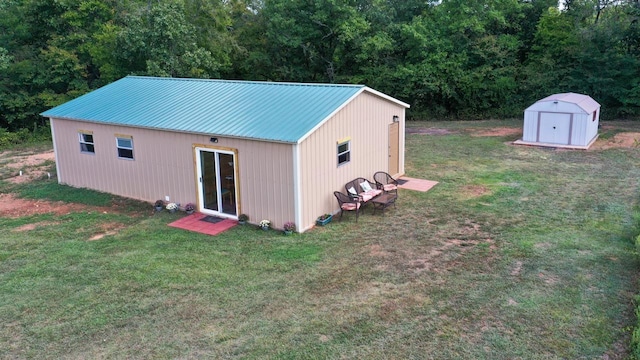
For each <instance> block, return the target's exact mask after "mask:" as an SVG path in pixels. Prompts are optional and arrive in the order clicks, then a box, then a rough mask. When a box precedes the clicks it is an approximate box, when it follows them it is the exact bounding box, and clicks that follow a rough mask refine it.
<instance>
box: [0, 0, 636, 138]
mask: <svg viewBox="0 0 640 360" xmlns="http://www.w3.org/2000/svg"><path fill="white" fill-rule="evenodd" d="M562 4H563V7H561V9H558V7H557V1H556V0H482V1H481V0H430V1H429V0H427V1H425V0H423V1H419V0H403V1H400V0H154V1H150V0H64V1H50V0H4V1H2V2H0V128H8V129H10V130H18V129H21V128H29V129H32V128H34V127H38V126H41V125H43V124H44V119H42V118H41V117H40V116H39V115H38V113H40V112H41V111H42V110H45V109H46V108H48V107H50V106H54V105H57V104H59V103H62V102H64V101H67V100H69V99H71V98H74V97H76V96H78V95H80V94H82V93H84V92H87V91H90V90H91V89H94V88H96V87H99V86H102V85H104V84H107V83H109V82H112V81H114V80H116V79H119V78H121V77H123V76H126V75H128V74H140V75H155V76H177V77H225V78H235V79H244V80H273V81H304V82H337V83H338V82H339V83H361V84H366V85H369V86H372V87H374V88H376V89H379V90H381V91H383V92H386V93H389V94H391V95H393V96H396V97H398V98H400V99H402V100H403V101H406V102H408V103H410V104H411V105H412V109H411V112H410V116H413V117H421V118H436V117H437V118H442V117H460V118H479V117H485V116H520V114H521V112H522V109H523V108H524V107H526V106H528V105H529V104H530V103H531V102H533V101H535V100H537V99H538V98H540V97H542V96H546V95H549V94H551V93H554V92H567V91H573V92H582V93H586V94H589V95H591V96H593V97H594V98H595V99H596V100H598V101H599V102H600V103H601V104H602V105H603V116H604V117H607V116H635V115H638V114H640V40H639V39H640V3H639V2H638V1H637V0H563V2H562Z"/></svg>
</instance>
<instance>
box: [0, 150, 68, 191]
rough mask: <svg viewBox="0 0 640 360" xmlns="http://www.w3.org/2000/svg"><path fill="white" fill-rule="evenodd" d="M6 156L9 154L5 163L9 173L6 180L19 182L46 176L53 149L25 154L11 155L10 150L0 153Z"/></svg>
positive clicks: (52, 157) (53, 156) (53, 158)
mask: <svg viewBox="0 0 640 360" xmlns="http://www.w3.org/2000/svg"><path fill="white" fill-rule="evenodd" d="M6 156H10V160H9V162H8V163H6V164H5V166H6V169H8V170H9V171H8V173H9V174H10V177H9V178H7V179H6V181H8V182H10V183H14V184H21V183H25V182H29V181H33V180H35V179H41V178H43V177H45V176H48V173H49V171H48V170H49V169H48V168H49V166H50V162H52V161H55V154H54V152H53V150H50V151H47V152H43V153H38V154H27V155H20V154H15V155H12V154H11V153H10V152H3V153H2V154H0V157H6ZM20 171H22V175H20ZM5 173H6V171H5ZM5 176H6V175H5Z"/></svg>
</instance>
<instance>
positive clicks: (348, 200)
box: [333, 191, 362, 222]
mask: <svg viewBox="0 0 640 360" xmlns="http://www.w3.org/2000/svg"><path fill="white" fill-rule="evenodd" d="M333 195H335V197H336V199H337V200H338V204H339V205H340V221H342V213H344V212H345V211H355V212H356V222H358V214H359V213H360V206H362V203H361V202H360V199H359V198H358V197H353V196H349V195H346V194H343V193H341V192H340V191H334V192H333Z"/></svg>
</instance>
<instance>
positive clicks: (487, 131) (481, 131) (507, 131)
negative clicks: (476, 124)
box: [469, 127, 522, 137]
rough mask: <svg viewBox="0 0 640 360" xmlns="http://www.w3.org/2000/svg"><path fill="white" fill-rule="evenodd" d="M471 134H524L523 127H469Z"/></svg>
mask: <svg viewBox="0 0 640 360" xmlns="http://www.w3.org/2000/svg"><path fill="white" fill-rule="evenodd" d="M469 132H470V133H471V136H500V137H503V136H514V137H519V136H522V129H521V128H510V127H498V128H493V129H469Z"/></svg>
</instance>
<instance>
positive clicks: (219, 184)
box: [195, 146, 238, 219]
mask: <svg viewBox="0 0 640 360" xmlns="http://www.w3.org/2000/svg"><path fill="white" fill-rule="evenodd" d="M203 152H207V153H213V154H215V161H214V163H215V177H216V189H215V191H216V199H217V200H218V204H217V208H218V209H219V210H218V211H216V210H211V209H206V208H205V207H204V183H203V179H202V170H203V169H202V155H201V154H202V153H203ZM219 154H227V155H231V156H232V157H233V187H234V191H233V192H232V193H231V197H232V198H233V199H232V200H233V206H234V207H235V214H228V213H225V212H223V211H222V200H223V199H222V181H223V180H225V179H222V178H221V175H220V158H219ZM195 157H196V159H195V160H196V161H195V162H196V176H197V178H196V183H197V184H198V211H199V212H201V213H203V214H208V215H215V216H219V217H225V218H230V219H237V218H238V191H237V189H238V187H237V185H238V179H237V176H236V174H237V154H236V152H235V151H233V150H223V149H218V148H209V147H201V146H196V147H195Z"/></svg>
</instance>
